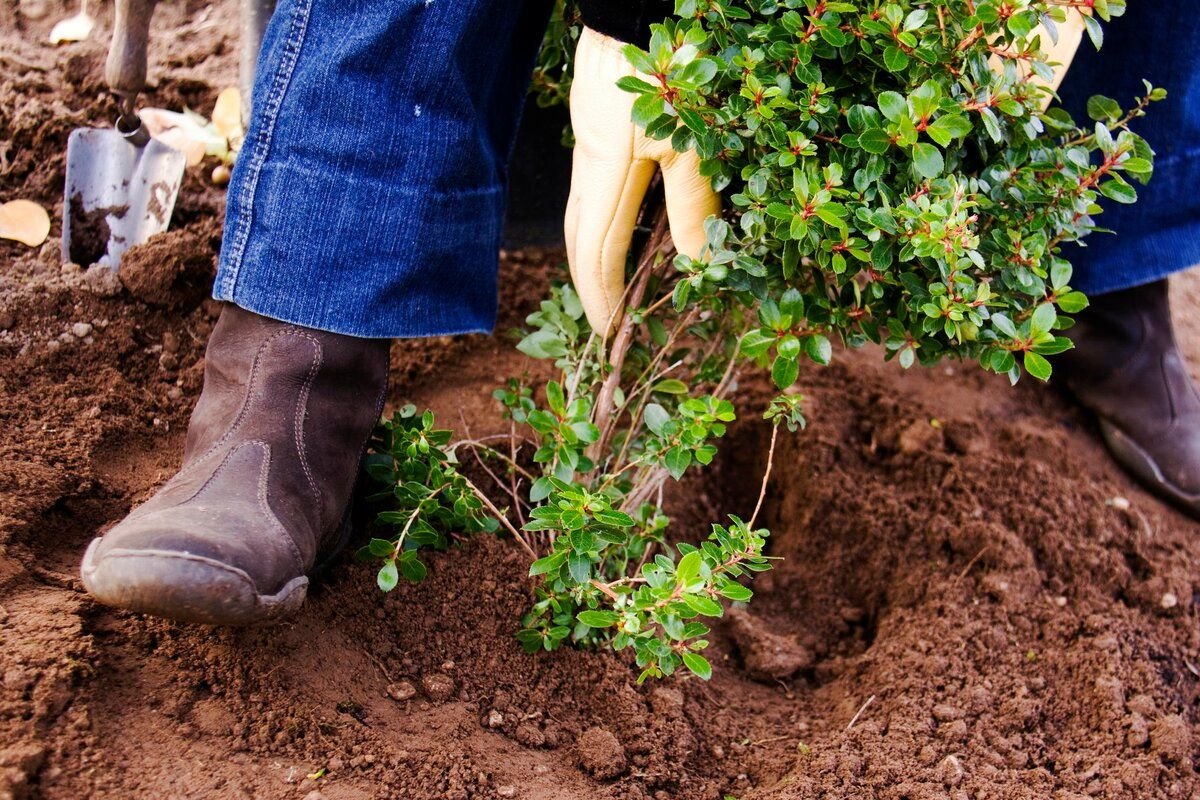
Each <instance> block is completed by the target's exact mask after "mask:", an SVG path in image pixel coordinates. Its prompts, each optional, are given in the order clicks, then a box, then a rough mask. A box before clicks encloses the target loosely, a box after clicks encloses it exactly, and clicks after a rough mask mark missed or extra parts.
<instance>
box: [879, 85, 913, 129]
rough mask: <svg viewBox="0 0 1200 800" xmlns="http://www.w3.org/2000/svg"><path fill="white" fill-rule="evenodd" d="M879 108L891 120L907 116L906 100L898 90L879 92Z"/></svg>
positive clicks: (894, 120) (896, 120)
mask: <svg viewBox="0 0 1200 800" xmlns="http://www.w3.org/2000/svg"><path fill="white" fill-rule="evenodd" d="M879 110H880V111H881V112H883V115H884V116H885V117H887V118H888V119H890V120H891V121H892V122H898V121H899V120H901V119H904V118H907V117H908V101H907V100H905V99H904V95H902V94H900V93H899V92H881V93H880V95H879Z"/></svg>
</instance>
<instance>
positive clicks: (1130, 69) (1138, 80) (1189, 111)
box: [1060, 0, 1200, 294]
mask: <svg viewBox="0 0 1200 800" xmlns="http://www.w3.org/2000/svg"><path fill="white" fill-rule="evenodd" d="M1143 78H1145V79H1146V80H1148V81H1150V82H1151V83H1152V84H1154V85H1155V86H1161V87H1163V88H1165V89H1166V90H1167V92H1168V97H1167V99H1166V100H1163V101H1162V102H1159V103H1155V104H1153V105H1152V106H1150V108H1149V109H1148V111H1147V113H1146V116H1145V117H1144V118H1142V119H1141V120H1137V121H1135V122H1134V125H1133V128H1134V130H1135V131H1137V132H1138V133H1139V134H1140V135H1142V136H1144V137H1145V138H1146V141H1147V142H1149V144H1150V146H1151V147H1152V148H1154V151H1155V154H1156V155H1155V159H1154V165H1155V166H1154V177H1152V178H1151V179H1150V183H1149V185H1147V186H1144V187H1143V186H1141V185H1138V184H1135V185H1136V186H1137V189H1138V194H1139V199H1138V202H1137V203H1136V204H1134V205H1131V206H1123V205H1120V204H1118V203H1113V202H1110V201H1107V200H1105V201H1103V202H1102V204H1103V206H1104V213H1102V214H1100V215H1098V216H1097V217H1096V222H1097V224H1098V225H1101V226H1102V227H1105V228H1110V229H1112V230H1113V231H1115V232H1116V234H1117V235H1116V236H1113V235H1112V234H1104V233H1095V234H1093V235H1091V236H1089V237H1088V238H1087V239H1086V240H1085V244H1086V246H1082V247H1072V248H1071V249H1070V251H1069V252H1067V253H1066V255H1067V257H1068V258H1070V259H1071V262H1072V263H1073V264H1074V265H1075V277H1074V279H1073V280H1072V281H1071V284H1072V285H1073V286H1075V287H1076V288H1078V289H1082V290H1083V291H1084V292H1086V293H1089V294H1103V293H1105V292H1113V291H1117V290H1120V289H1127V288H1129V287H1131V286H1139V285H1141V284H1144V283H1150V282H1151V281H1155V280H1158V279H1159V278H1162V277H1165V276H1166V275H1169V274H1170V273H1172V272H1177V271H1179V270H1181V269H1186V268H1187V267H1190V266H1192V265H1193V264H1198V263H1200V14H1197V13H1196V8H1194V7H1193V4H1192V3H1191V2H1188V0H1155V2H1142V1H1141V0H1139V2H1133V3H1129V5H1128V10H1127V11H1126V13H1125V15H1124V16H1123V17H1120V18H1118V19H1115V20H1113V21H1112V23H1111V24H1110V25H1107V26H1105V41H1104V47H1103V48H1101V49H1100V50H1099V51H1096V49H1095V48H1094V47H1092V45H1091V44H1090V42H1088V41H1087V39H1086V38H1085V40H1084V43H1083V45H1082V47H1081V48H1080V50H1079V54H1078V55H1077V56H1076V57H1075V62H1074V64H1073V65H1072V66H1071V70H1070V72H1068V73H1067V78H1066V80H1065V81H1064V82H1063V86H1062V87H1061V90H1060V95H1061V97H1062V99H1063V105H1064V106H1065V107H1066V108H1067V110H1068V111H1070V112H1071V114H1072V115H1073V116H1074V117H1075V120H1076V122H1082V121H1085V120H1087V119H1088V117H1087V114H1086V110H1085V109H1086V106H1087V98H1088V97H1090V96H1091V95H1094V94H1103V95H1107V96H1108V97H1112V98H1114V99H1116V100H1118V101H1119V102H1120V103H1121V104H1122V105H1123V106H1126V107H1127V106H1128V105H1129V104H1130V103H1131V101H1132V100H1133V98H1135V97H1137V96H1140V95H1142V94H1144V93H1145V92H1144V89H1143V88H1142V79H1143Z"/></svg>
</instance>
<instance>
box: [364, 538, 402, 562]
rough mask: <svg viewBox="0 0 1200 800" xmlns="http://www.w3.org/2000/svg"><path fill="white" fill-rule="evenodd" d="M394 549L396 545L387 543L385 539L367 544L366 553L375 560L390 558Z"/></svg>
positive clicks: (374, 540) (373, 540)
mask: <svg viewBox="0 0 1200 800" xmlns="http://www.w3.org/2000/svg"><path fill="white" fill-rule="evenodd" d="M395 549H396V545H394V544H392V543H391V542H389V541H388V540H387V539H372V540H371V541H370V542H369V543H368V544H367V551H368V552H369V553H370V554H371V555H373V556H375V557H376V558H383V557H384V556H390V555H391V554H392V552H393V551H394V550H395Z"/></svg>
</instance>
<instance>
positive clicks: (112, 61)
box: [104, 0, 157, 99]
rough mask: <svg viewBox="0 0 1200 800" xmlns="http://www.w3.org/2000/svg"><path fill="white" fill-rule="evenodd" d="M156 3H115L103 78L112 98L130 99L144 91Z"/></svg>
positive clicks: (118, 0) (139, 0) (144, 0)
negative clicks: (112, 94)
mask: <svg viewBox="0 0 1200 800" xmlns="http://www.w3.org/2000/svg"><path fill="white" fill-rule="evenodd" d="M156 2H157V0H116V3H115V6H116V14H115V19H114V20H113V36H112V43H111V44H110V45H109V47H108V61H107V63H106V64H105V65H104V78H105V80H107V81H108V88H109V89H111V90H112V91H113V92H114V93H115V94H118V95H121V96H123V97H126V98H130V99H132V98H133V97H134V96H136V95H137V94H138V93H139V92H141V91H142V89H144V88H146V46H147V44H148V43H149V40H150V17H151V16H152V15H153V14H154V5H155V3H156Z"/></svg>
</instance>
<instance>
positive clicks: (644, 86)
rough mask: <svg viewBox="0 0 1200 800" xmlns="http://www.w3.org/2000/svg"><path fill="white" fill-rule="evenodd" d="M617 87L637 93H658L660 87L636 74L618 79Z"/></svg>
mask: <svg viewBox="0 0 1200 800" xmlns="http://www.w3.org/2000/svg"><path fill="white" fill-rule="evenodd" d="M617 88H618V89H622V90H624V91H626V92H634V93H636V94H648V93H651V92H654V93H657V92H658V89H657V88H656V87H654V86H652V85H650V84H649V83H647V82H646V81H644V80H642V79H641V78H639V77H637V76H635V75H626V76H624V77H622V78H620V79H619V80H618V81H617Z"/></svg>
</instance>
